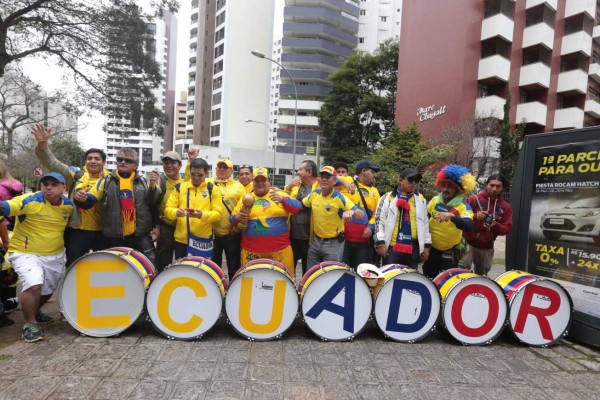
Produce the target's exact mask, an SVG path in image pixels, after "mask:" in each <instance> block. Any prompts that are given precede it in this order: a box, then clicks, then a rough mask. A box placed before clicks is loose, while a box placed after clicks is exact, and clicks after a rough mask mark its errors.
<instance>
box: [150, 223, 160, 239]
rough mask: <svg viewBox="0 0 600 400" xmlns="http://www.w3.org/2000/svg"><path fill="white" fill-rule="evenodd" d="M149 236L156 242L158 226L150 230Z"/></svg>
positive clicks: (158, 237) (158, 231) (158, 232)
mask: <svg viewBox="0 0 600 400" xmlns="http://www.w3.org/2000/svg"><path fill="white" fill-rule="evenodd" d="M150 236H151V237H152V241H153V242H158V241H159V240H160V226H155V227H154V228H152V231H150Z"/></svg>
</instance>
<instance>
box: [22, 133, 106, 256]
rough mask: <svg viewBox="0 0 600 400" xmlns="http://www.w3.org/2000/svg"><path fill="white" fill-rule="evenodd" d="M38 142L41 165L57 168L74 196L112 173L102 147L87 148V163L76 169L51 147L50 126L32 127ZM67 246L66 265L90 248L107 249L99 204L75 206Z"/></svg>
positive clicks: (37, 150) (54, 170)
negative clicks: (59, 157) (49, 143)
mask: <svg viewBox="0 0 600 400" xmlns="http://www.w3.org/2000/svg"><path fill="white" fill-rule="evenodd" d="M31 133H32V134H33V135H34V137H35V139H36V141H37V146H36V148H35V155H36V156H37V158H38V159H39V160H40V162H41V163H42V165H43V166H44V167H45V168H46V169H47V170H48V171H52V172H58V173H59V174H61V175H62V176H63V177H64V178H65V182H66V184H67V191H68V193H69V197H70V198H71V199H73V197H74V195H75V193H76V191H77V190H79V189H82V190H86V191H87V190H89V189H90V188H91V187H92V186H95V185H96V183H98V181H99V180H100V179H101V178H102V177H104V176H106V175H108V174H109V172H108V171H106V170H105V169H104V167H105V166H106V153H104V151H103V150H101V149H94V148H91V149H88V150H87V151H86V152H85V165H84V167H83V169H81V170H79V171H74V170H73V169H72V168H71V167H69V166H68V165H66V164H63V163H62V162H60V161H59V160H57V159H56V157H54V155H53V154H52V152H51V151H50V148H49V147H48V140H49V139H50V137H51V135H52V129H51V128H45V127H44V126H43V125H41V124H36V125H34V126H33V127H32V128H31ZM65 246H66V254H67V266H69V265H71V264H72V263H73V262H74V261H75V260H77V259H78V258H79V257H81V256H83V255H84V254H86V253H87V252H89V251H90V250H91V251H98V250H104V249H106V248H107V247H108V241H107V240H106V238H105V237H104V235H103V234H102V210H101V207H100V206H99V205H96V206H94V207H92V208H91V209H89V210H83V209H76V210H75V212H73V213H72V215H71V218H70V219H69V224H68V226H67V230H66V232H65Z"/></svg>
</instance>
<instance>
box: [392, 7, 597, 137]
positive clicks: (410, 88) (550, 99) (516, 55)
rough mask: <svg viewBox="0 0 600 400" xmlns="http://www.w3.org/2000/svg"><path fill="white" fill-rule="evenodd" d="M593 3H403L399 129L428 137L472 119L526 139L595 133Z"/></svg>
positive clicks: (595, 32) (595, 9)
mask: <svg viewBox="0 0 600 400" xmlns="http://www.w3.org/2000/svg"><path fill="white" fill-rule="evenodd" d="M599 11H600V7H599V6H598V3H597V1H596V0H547V1H543V0H516V1H515V0H486V1H481V0H464V1H453V2H444V1H441V2H428V1H409V2H405V3H404V7H403V10H402V25H401V27H402V28H401V34H400V57H399V67H398V96H397V105H396V107H397V108H396V122H397V124H398V125H400V126H406V125H409V124H411V123H413V122H415V121H416V122H417V123H418V126H419V128H420V129H421V130H422V131H423V132H424V133H425V134H426V135H430V136H433V135H437V134H439V132H440V131H441V130H442V129H443V128H444V127H447V126H451V125H454V126H458V125H459V124H460V122H461V121H463V120H465V119H470V118H474V117H478V118H481V117H488V118H495V119H502V118H503V107H504V104H505V102H506V98H507V92H506V90H507V87H508V90H510V97H511V108H510V123H511V125H513V126H514V125H515V124H518V123H521V122H525V123H526V125H525V133H526V134H531V133H540V132H549V131H556V130H563V129H572V128H582V127H584V126H592V125H598V124H599V123H600V119H599V118H600V102H599V100H600V27H599V26H598V25H597V22H596V21H597V20H598V13H599Z"/></svg>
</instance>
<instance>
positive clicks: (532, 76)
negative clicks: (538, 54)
mask: <svg viewBox="0 0 600 400" xmlns="http://www.w3.org/2000/svg"><path fill="white" fill-rule="evenodd" d="M519 86H521V87H523V86H526V87H527V86H529V87H542V88H545V89H547V88H548V87H550V67H549V66H547V65H546V64H544V63H541V62H536V63H533V64H529V65H523V66H522V67H521V74H520V77H519Z"/></svg>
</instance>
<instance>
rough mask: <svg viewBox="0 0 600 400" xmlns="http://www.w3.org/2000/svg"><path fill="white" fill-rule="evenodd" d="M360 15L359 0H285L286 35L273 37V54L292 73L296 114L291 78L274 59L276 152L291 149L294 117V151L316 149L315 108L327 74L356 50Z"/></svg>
mask: <svg viewBox="0 0 600 400" xmlns="http://www.w3.org/2000/svg"><path fill="white" fill-rule="evenodd" d="M358 16H359V4H358V1H357V0H345V1H341V0H285V7H284V10H283V19H284V22H283V35H282V36H283V37H282V38H281V41H279V40H277V41H276V42H275V43H274V47H273V48H274V49H275V50H276V52H277V53H273V56H272V58H273V59H274V60H276V61H277V62H280V63H281V64H282V65H283V66H284V67H285V69H286V70H287V71H288V72H289V74H290V75H291V76H292V78H293V79H294V82H295V84H296V89H297V91H298V109H297V112H298V116H297V119H296V117H295V113H296V99H295V92H294V85H293V84H292V80H291V79H290V78H289V77H288V75H287V74H286V73H285V71H282V70H281V69H280V68H279V67H278V66H277V65H273V66H272V82H273V84H274V86H275V88H274V89H275V90H274V92H273V98H272V103H273V107H274V111H273V116H272V117H271V118H270V120H271V121H273V122H272V123H273V126H274V127H275V129H276V130H277V137H276V138H275V140H274V143H275V144H276V148H277V152H283V153H292V151H293V145H294V140H293V139H294V124H295V121H296V128H297V132H296V154H300V155H305V154H313V155H314V154H315V148H316V144H317V143H316V142H317V136H318V134H320V127H319V121H318V118H317V113H318V111H319V109H320V108H321V104H322V101H323V98H324V97H325V96H326V95H327V94H328V93H329V90H330V88H331V82H330V81H329V80H328V79H327V78H328V76H329V74H331V73H332V72H334V71H335V70H336V69H337V68H339V67H340V66H341V65H342V62H343V61H344V59H345V58H347V57H348V56H349V55H351V54H352V53H353V52H354V51H355V49H356V43H357V39H356V35H357V33H358V25H359V24H358ZM277 89H278V90H277ZM295 167H297V165H296V166H294V168H295Z"/></svg>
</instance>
